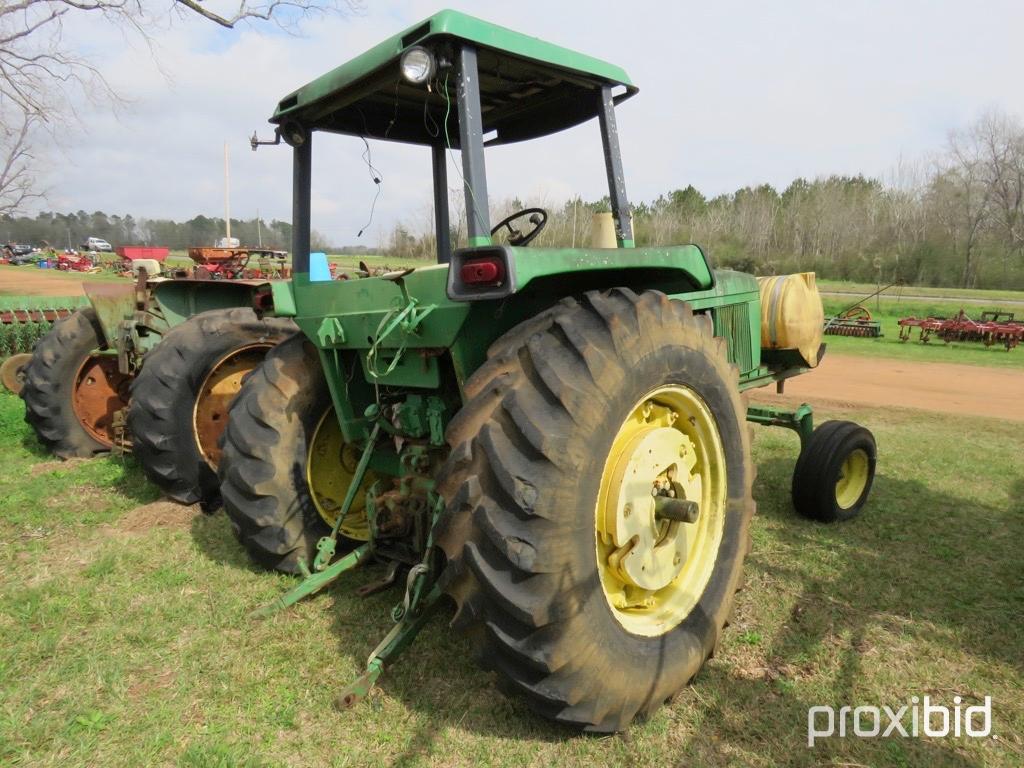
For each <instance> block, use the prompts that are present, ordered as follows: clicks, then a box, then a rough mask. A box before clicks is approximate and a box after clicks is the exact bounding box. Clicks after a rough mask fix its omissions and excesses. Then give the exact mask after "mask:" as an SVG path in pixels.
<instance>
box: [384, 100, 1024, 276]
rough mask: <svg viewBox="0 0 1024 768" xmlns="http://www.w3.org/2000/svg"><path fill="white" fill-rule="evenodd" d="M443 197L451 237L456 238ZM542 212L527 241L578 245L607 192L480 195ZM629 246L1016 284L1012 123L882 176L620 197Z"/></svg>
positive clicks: (990, 126) (1021, 214)
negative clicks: (627, 203)
mask: <svg viewBox="0 0 1024 768" xmlns="http://www.w3.org/2000/svg"><path fill="white" fill-rule="evenodd" d="M459 197H460V196H459V195H454V196H453V197H452V200H451V203H450V204H451V205H452V217H453V219H452V221H453V227H456V228H455V229H453V232H452V239H453V242H463V241H464V237H463V235H464V233H463V231H462V225H461V223H459V224H458V225H456V222H459V221H460V219H459V218H457V217H456V210H457V209H458V207H459V202H460V201H459ZM535 205H536V206H540V207H544V208H547V209H548V211H549V220H548V223H547V226H546V228H545V230H544V232H543V233H542V234H541V235H540V237H539V238H538V239H537V240H535V241H534V245H535V246H550V247H568V246H571V245H573V244H575V245H576V246H580V245H585V244H586V242H587V235H588V230H589V225H590V219H591V216H592V214H593V213H595V212H597V211H607V210H609V204H608V199H607V198H605V199H603V200H597V201H584V200H582V199H580V198H577V199H575V200H569V201H567V202H565V203H560V204H558V205H556V206H551V205H550V204H547V203H546V202H545V201H543V200H527V201H525V202H524V201H521V200H518V199H514V200H509V201H505V202H503V203H501V204H498V205H494V204H493V203H492V206H491V207H492V216H491V220H492V221H498V220H499V219H500V218H502V217H503V216H505V215H507V214H508V213H509V212H511V211H513V210H518V209H522V208H526V207H530V206H535ZM632 215H633V227H634V235H635V240H636V243H637V245H665V244H678V243H689V242H692V243H697V244H699V245H701V246H702V247H703V248H704V250H705V252H706V253H707V254H708V255H709V257H710V258H711V259H712V262H713V263H715V264H716V265H719V266H730V267H733V268H736V269H740V270H743V271H748V272H754V273H756V274H782V273H787V272H796V271H812V270H813V271H815V272H817V273H818V274H819V276H821V277H823V278H833V279H845V280H857V281H875V280H881V281H883V282H889V281H896V280H899V281H903V282H906V283H909V284H913V285H932V286H959V287H966V288H972V287H976V288H1009V289H1024V125H1022V123H1021V122H1020V121H1019V120H1018V119H1016V118H1012V117H1009V116H1007V115H1005V114H1002V113H1000V112H997V111H990V112H987V113H986V114H984V115H982V116H981V117H980V118H979V119H978V120H976V121H975V122H974V123H973V124H971V125H970V126H968V127H967V128H965V129H963V130H959V131H955V132H953V133H951V134H950V136H949V139H948V142H947V144H946V146H945V147H944V149H943V150H942V151H941V152H940V153H938V154H937V155H935V156H934V157H931V158H928V159H926V160H922V161H920V162H917V163H914V164H910V165H908V164H904V165H903V166H901V167H899V168H898V169H897V170H896V172H895V173H894V174H893V177H892V178H891V179H889V180H887V181H883V180H881V179H877V178H868V177H865V176H862V175H857V176H829V177H825V178H818V179H813V180H808V179H796V180H795V181H793V182H792V183H790V184H789V185H788V186H787V187H786V188H784V189H782V190H778V189H776V188H775V187H773V186H771V185H770V184H762V185H759V186H750V187H744V188H742V189H739V190H736V191H735V192H732V193H730V194H723V195H717V196H714V197H708V196H706V195H704V194H703V193H701V192H700V191H699V190H698V189H696V188H695V187H693V186H692V185H691V186H686V187H683V188H681V189H676V190H673V191H670V192H667V193H665V194H662V195H660V196H659V197H658V198H657V199H655V200H652V201H649V202H640V203H634V204H633V206H632ZM419 231H420V232H421V234H417V233H416V228H415V227H412V226H410V225H409V224H407V223H399V224H398V225H396V226H395V227H394V229H393V231H392V232H391V233H390V236H389V237H388V238H387V240H386V250H387V251H388V252H389V253H392V254H394V255H396V256H405V257H415V256H423V257H427V258H432V257H433V248H434V245H433V243H434V238H433V235H432V233H430V232H429V229H428V227H427V226H426V222H425V221H423V220H421V221H420V223H419Z"/></svg>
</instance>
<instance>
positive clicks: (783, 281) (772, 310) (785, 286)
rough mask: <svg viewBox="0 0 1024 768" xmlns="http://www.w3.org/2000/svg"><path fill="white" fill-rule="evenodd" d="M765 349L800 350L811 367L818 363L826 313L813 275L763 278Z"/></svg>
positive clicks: (762, 317)
mask: <svg viewBox="0 0 1024 768" xmlns="http://www.w3.org/2000/svg"><path fill="white" fill-rule="evenodd" d="M757 282H758V285H759V286H760V288H761V348H762V349H796V350H799V352H800V356H801V357H803V359H804V360H805V361H806V362H807V364H808V365H809V366H810V367H812V368H813V367H814V366H816V365H817V364H818V349H819V348H820V347H821V340H822V337H823V336H824V323H825V310H824V309H823V307H822V306H821V296H820V295H819V294H818V286H817V285H816V284H815V280H814V273H813V272H799V273H797V274H793V275H776V276H775V277H759V278H757Z"/></svg>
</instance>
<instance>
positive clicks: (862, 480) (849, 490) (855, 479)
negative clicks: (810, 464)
mask: <svg viewBox="0 0 1024 768" xmlns="http://www.w3.org/2000/svg"><path fill="white" fill-rule="evenodd" d="M869 474H870V461H869V459H868V454H867V451H865V450H864V449H863V448H858V449H857V450H855V451H851V452H850V455H849V456H847V457H846V459H844V460H843V465H842V466H841V467H840V468H839V479H838V480H837V481H836V503H837V504H838V505H839V506H840V507H841V508H842V509H849V508H850V507H852V506H853V505H854V504H856V503H857V500H858V499H859V498H860V497H861V494H863V493H864V489H865V488H866V487H867V484H868V475H869Z"/></svg>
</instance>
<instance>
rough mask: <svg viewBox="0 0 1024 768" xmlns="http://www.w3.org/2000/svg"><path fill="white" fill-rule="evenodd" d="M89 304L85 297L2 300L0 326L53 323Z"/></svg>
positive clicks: (14, 298) (0, 299)
mask: <svg viewBox="0 0 1024 768" xmlns="http://www.w3.org/2000/svg"><path fill="white" fill-rule="evenodd" d="M88 304H89V300H88V299H86V298H85V297H84V296H67V297H60V298H52V297H44V298H35V297H22V296H19V297H13V298H0V325H24V324H27V323H53V322H56V321H57V320H60V319H61V318H64V317H67V316H68V315H70V314H71V313H72V312H74V311H75V310H76V309H78V308H79V307H84V306H87V305H88Z"/></svg>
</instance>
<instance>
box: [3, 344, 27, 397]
mask: <svg viewBox="0 0 1024 768" xmlns="http://www.w3.org/2000/svg"><path fill="white" fill-rule="evenodd" d="M31 360H32V354H31V353H29V352H22V353H21V354H19V355H11V356H10V357H8V358H7V359H6V360H4V362H3V363H2V364H0V382H2V383H3V385H4V387H6V389H7V391H8V392H10V393H12V394H15V395H20V394H21V390H22V389H24V388H25V369H26V368H27V367H28V364H29V361H31Z"/></svg>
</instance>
